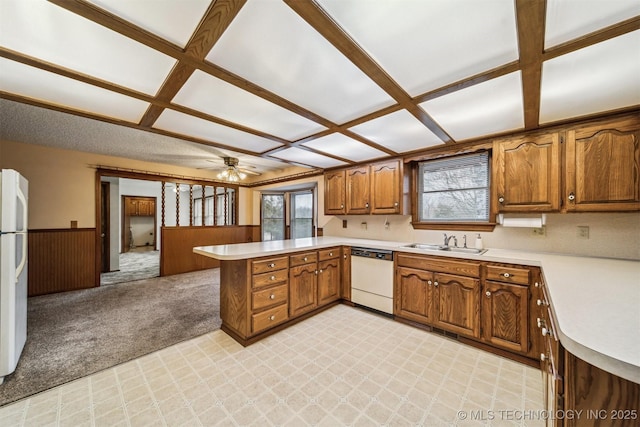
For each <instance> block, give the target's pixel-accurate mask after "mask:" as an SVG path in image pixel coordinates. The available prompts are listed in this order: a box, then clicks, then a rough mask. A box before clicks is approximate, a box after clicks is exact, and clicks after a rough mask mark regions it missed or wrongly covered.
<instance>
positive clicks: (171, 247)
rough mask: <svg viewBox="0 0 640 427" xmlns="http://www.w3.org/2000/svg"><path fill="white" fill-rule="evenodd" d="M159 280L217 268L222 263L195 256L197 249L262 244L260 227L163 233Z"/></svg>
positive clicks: (169, 229) (200, 228) (168, 229)
mask: <svg viewBox="0 0 640 427" xmlns="http://www.w3.org/2000/svg"><path fill="white" fill-rule="evenodd" d="M160 239H161V242H162V243H161V247H160V276H169V275H172V274H178V273H186V272H189V271H196V270H204V269H207V268H217V267H219V266H220V261H218V260H215V259H213V258H208V257H205V256H202V255H197V254H194V253H193V248H194V246H208V245H226V244H230V243H246V242H258V241H260V226H255V225H238V226H233V225H231V226H224V227H220V226H215V227H206V226H204V227H203V226H193V227H189V226H180V227H162V228H161V229H160Z"/></svg>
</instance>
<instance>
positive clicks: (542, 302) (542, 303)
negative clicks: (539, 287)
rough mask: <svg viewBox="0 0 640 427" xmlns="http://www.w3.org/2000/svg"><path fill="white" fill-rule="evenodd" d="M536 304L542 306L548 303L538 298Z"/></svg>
mask: <svg viewBox="0 0 640 427" xmlns="http://www.w3.org/2000/svg"><path fill="white" fill-rule="evenodd" d="M536 304H538V306H539V307H542V306H544V305H548V304H547V303H546V302H544V301H542V300H541V299H539V300H537V301H536Z"/></svg>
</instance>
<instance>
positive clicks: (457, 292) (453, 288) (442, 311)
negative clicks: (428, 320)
mask: <svg viewBox="0 0 640 427" xmlns="http://www.w3.org/2000/svg"><path fill="white" fill-rule="evenodd" d="M434 278H435V281H434V283H433V286H434V288H435V292H434V298H435V300H436V304H435V307H436V308H435V313H436V318H435V326H436V327H438V328H441V329H445V330H449V331H451V332H455V333H458V334H462V335H466V336H470V337H474V338H479V337H480V280H479V279H475V278H472V277H464V276H454V275H451V274H443V273H437V274H436V275H435V277H434Z"/></svg>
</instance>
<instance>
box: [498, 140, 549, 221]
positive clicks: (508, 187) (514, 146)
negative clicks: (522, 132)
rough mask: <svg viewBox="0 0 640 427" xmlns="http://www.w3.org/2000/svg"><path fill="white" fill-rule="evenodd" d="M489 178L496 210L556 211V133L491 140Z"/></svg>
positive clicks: (499, 211)
mask: <svg viewBox="0 0 640 427" xmlns="http://www.w3.org/2000/svg"><path fill="white" fill-rule="evenodd" d="M493 182H494V186H493V189H494V190H493V192H494V194H493V197H492V200H493V202H494V206H495V209H494V211H495V212H496V213H501V212H532V211H541V212H554V211H559V210H560V137H559V135H558V133H546V134H537V135H526V136H522V137H516V138H505V139H501V140H496V141H494V143H493Z"/></svg>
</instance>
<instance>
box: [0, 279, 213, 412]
mask: <svg viewBox="0 0 640 427" xmlns="http://www.w3.org/2000/svg"><path fill="white" fill-rule="evenodd" d="M220 323H221V321H220V270H219V269H212V270H203V271H198V272H192V273H185V274H178V275H174V276H167V277H156V278H152V279H145V280H140V281H136V282H128V283H121V284H117V285H113V286H101V287H99V288H92V289H86V290H81V291H72V292H65V293H59V294H52V295H43V296H38V297H32V298H29V300H28V315H27V343H26V345H25V349H24V351H23V354H22V357H21V359H20V362H19V363H18V367H17V369H16V371H15V372H14V373H13V374H11V375H8V376H7V377H5V381H4V384H2V385H0V405H4V404H7V403H9V402H13V401H15V400H18V399H21V398H23V397H26V396H29V395H31V394H34V393H37V392H40V391H42V390H46V389H48V388H51V387H54V386H56V385H60V384H63V383H66V382H69V381H71V380H74V379H76V378H80V377H83V376H86V375H88V374H91V373H94V372H97V371H100V370H103V369H105V368H109V367H111V366H115V365H117V364H120V363H123V362H126V361H128V360H131V359H134V358H136V357H139V356H141V355H144V354H148V353H151V352H153V351H156V350H159V349H162V348H165V347H168V346H170V345H172V344H176V343H178V342H181V341H184V340H187V339H190V338H193V337H196V336H199V335H202V334H205V333H207V332H211V331H213V330H216V329H218V328H219V327H220Z"/></svg>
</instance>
